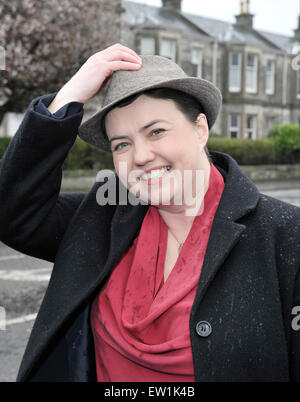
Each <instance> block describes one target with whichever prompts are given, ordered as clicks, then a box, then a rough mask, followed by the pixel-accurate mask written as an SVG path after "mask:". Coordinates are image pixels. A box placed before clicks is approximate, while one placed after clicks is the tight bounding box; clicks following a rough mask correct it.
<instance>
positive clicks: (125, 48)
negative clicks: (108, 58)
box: [108, 43, 140, 59]
mask: <svg viewBox="0 0 300 402" xmlns="http://www.w3.org/2000/svg"><path fill="white" fill-rule="evenodd" d="M108 49H114V50H115V49H119V50H121V51H124V52H126V53H129V54H131V55H132V56H136V57H137V58H138V59H140V56H139V55H138V54H137V53H136V52H135V51H134V50H132V49H130V48H129V47H127V46H124V45H121V44H120V43H116V44H115V45H113V46H111V47H110V48H108Z"/></svg>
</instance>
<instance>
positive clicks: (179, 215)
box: [158, 159, 211, 239]
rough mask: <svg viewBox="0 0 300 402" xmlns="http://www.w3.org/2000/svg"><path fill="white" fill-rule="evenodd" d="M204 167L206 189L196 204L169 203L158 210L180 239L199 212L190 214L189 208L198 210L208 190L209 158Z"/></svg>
mask: <svg viewBox="0 0 300 402" xmlns="http://www.w3.org/2000/svg"><path fill="white" fill-rule="evenodd" d="M202 169H203V171H204V191H201V196H199V197H198V198H197V201H196V202H195V205H193V206H187V205H168V206H166V207H163V208H160V207H159V208H158V212H159V214H160V215H161V217H162V218H163V220H164V222H165V224H166V225H167V227H168V228H169V229H170V230H171V231H172V233H175V234H176V233H177V234H178V239H180V238H182V237H183V235H184V234H186V233H187V232H189V230H190V228H191V226H192V224H193V222H194V219H195V216H196V215H197V213H193V214H192V215H191V214H189V213H188V209H190V208H192V210H193V211H195V212H196V211H197V209H198V206H199V207H201V205H202V201H203V199H204V196H205V194H206V192H207V190H208V187H209V179H210V171H211V166H210V162H209V161H208V159H207V162H205V166H204V167H203V168H202ZM201 190H202V189H201Z"/></svg>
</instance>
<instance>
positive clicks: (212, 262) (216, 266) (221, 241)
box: [191, 152, 259, 318]
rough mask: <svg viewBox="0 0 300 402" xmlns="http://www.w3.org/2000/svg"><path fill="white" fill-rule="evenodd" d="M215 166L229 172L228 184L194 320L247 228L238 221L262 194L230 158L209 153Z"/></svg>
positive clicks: (216, 224) (195, 303) (208, 253)
mask: <svg viewBox="0 0 300 402" xmlns="http://www.w3.org/2000/svg"><path fill="white" fill-rule="evenodd" d="M210 153H211V156H212V160H213V163H214V164H215V166H216V167H221V169H223V171H225V172H227V175H226V184H225V187H224V191H223V194H222V197H221V200H220V203H219V206H218V208H217V211H216V214H215V217H214V222H213V225H212V229H211V233H210V237H209V241H208V244H207V249H206V254H205V258H204V261H203V266H202V271H201V275H200V280H199V284H198V288H197V292H196V296H195V300H194V304H193V308H192V312H191V318H192V316H193V315H194V313H195V312H196V310H197V308H198V306H199V303H200V302H201V300H202V299H203V297H204V295H205V292H206V290H207V288H208V286H209V285H210V284H211V283H212V281H213V279H214V277H215V276H216V274H217V272H218V271H219V270H220V268H221V267H222V264H223V262H224V261H225V259H226V258H227V256H228V255H229V253H230V252H231V250H232V249H233V248H234V246H235V245H236V244H237V242H238V241H239V238H240V235H241V234H242V232H243V231H244V230H245V229H246V226H245V225H243V224H241V223H238V222H237V221H238V220H239V219H241V218H242V217H244V216H246V215H247V214H249V213H250V212H251V211H253V210H254V209H255V208H256V205H257V203H258V200H259V191H258V189H257V188H256V186H255V185H254V184H253V183H252V182H251V181H250V180H249V179H248V178H247V176H246V175H245V174H244V173H243V172H242V171H241V169H240V167H239V166H238V164H237V163H236V162H235V161H234V159H232V158H231V157H230V156H228V155H225V154H222V153H219V152H210Z"/></svg>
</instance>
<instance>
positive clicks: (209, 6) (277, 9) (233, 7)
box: [133, 0, 300, 36]
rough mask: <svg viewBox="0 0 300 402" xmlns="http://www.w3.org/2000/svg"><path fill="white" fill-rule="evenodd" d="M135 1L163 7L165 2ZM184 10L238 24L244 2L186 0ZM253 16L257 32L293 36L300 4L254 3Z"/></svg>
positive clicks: (292, 0)
mask: <svg viewBox="0 0 300 402" xmlns="http://www.w3.org/2000/svg"><path fill="white" fill-rule="evenodd" d="M133 1H135V2H137V3H144V4H149V5H152V6H160V5H161V0H133ZM182 9H183V11H184V12H187V13H192V14H198V15H203V16H206V17H211V18H216V19H220V20H224V21H228V22H234V21H235V18H234V16H235V15H236V14H239V12H240V0H183V2H182ZM250 12H251V13H252V14H255V17H254V28H256V29H259V30H264V31H270V32H275V33H281V34H284V35H289V36H292V35H294V31H293V30H294V29H296V28H297V24H298V16H299V13H300V0H250Z"/></svg>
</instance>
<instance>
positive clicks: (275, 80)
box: [121, 0, 300, 139]
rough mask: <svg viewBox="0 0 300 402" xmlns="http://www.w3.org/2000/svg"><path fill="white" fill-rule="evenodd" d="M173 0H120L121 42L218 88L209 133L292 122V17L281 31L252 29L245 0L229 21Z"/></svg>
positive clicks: (297, 47)
mask: <svg viewBox="0 0 300 402" xmlns="http://www.w3.org/2000/svg"><path fill="white" fill-rule="evenodd" d="M181 5H182V1H181V0H162V6H161V7H154V6H149V5H146V4H141V3H135V2H133V1H128V0H124V1H123V8H124V12H123V15H122V30H121V41H122V43H123V44H125V45H127V46H129V47H131V48H133V49H135V50H136V51H137V52H138V53H140V54H159V55H162V56H165V57H168V58H170V59H172V60H174V61H176V62H177V63H178V64H179V65H181V67H182V68H183V69H184V70H185V72H186V73H187V74H188V75H191V76H198V77H202V78H205V79H207V80H210V81H212V82H213V83H215V85H217V87H219V88H220V90H221V92H222V94H223V107H222V111H221V113H220V115H219V118H218V120H217V122H216V123H215V125H214V127H213V129H212V131H213V132H215V133H217V134H221V135H224V136H227V137H229V138H251V139H259V138H263V137H264V136H265V135H266V134H267V132H268V130H269V129H270V128H271V127H272V126H274V125H276V124H283V123H298V124H300V61H299V60H298V59H299V56H297V54H299V53H300V18H299V20H298V27H297V29H295V34H294V36H293V37H288V36H284V35H280V34H276V33H270V32H265V31H260V30H256V29H254V28H253V18H254V15H253V14H251V13H250V4H249V0H248V1H241V4H240V7H241V8H240V13H239V14H238V15H236V16H235V18H236V21H235V23H233V24H232V23H229V22H225V21H220V20H216V19H212V18H206V17H202V16H199V15H193V14H188V13H185V12H183V11H182V8H181ZM295 22H296V21H295ZM298 66H299V67H298Z"/></svg>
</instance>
